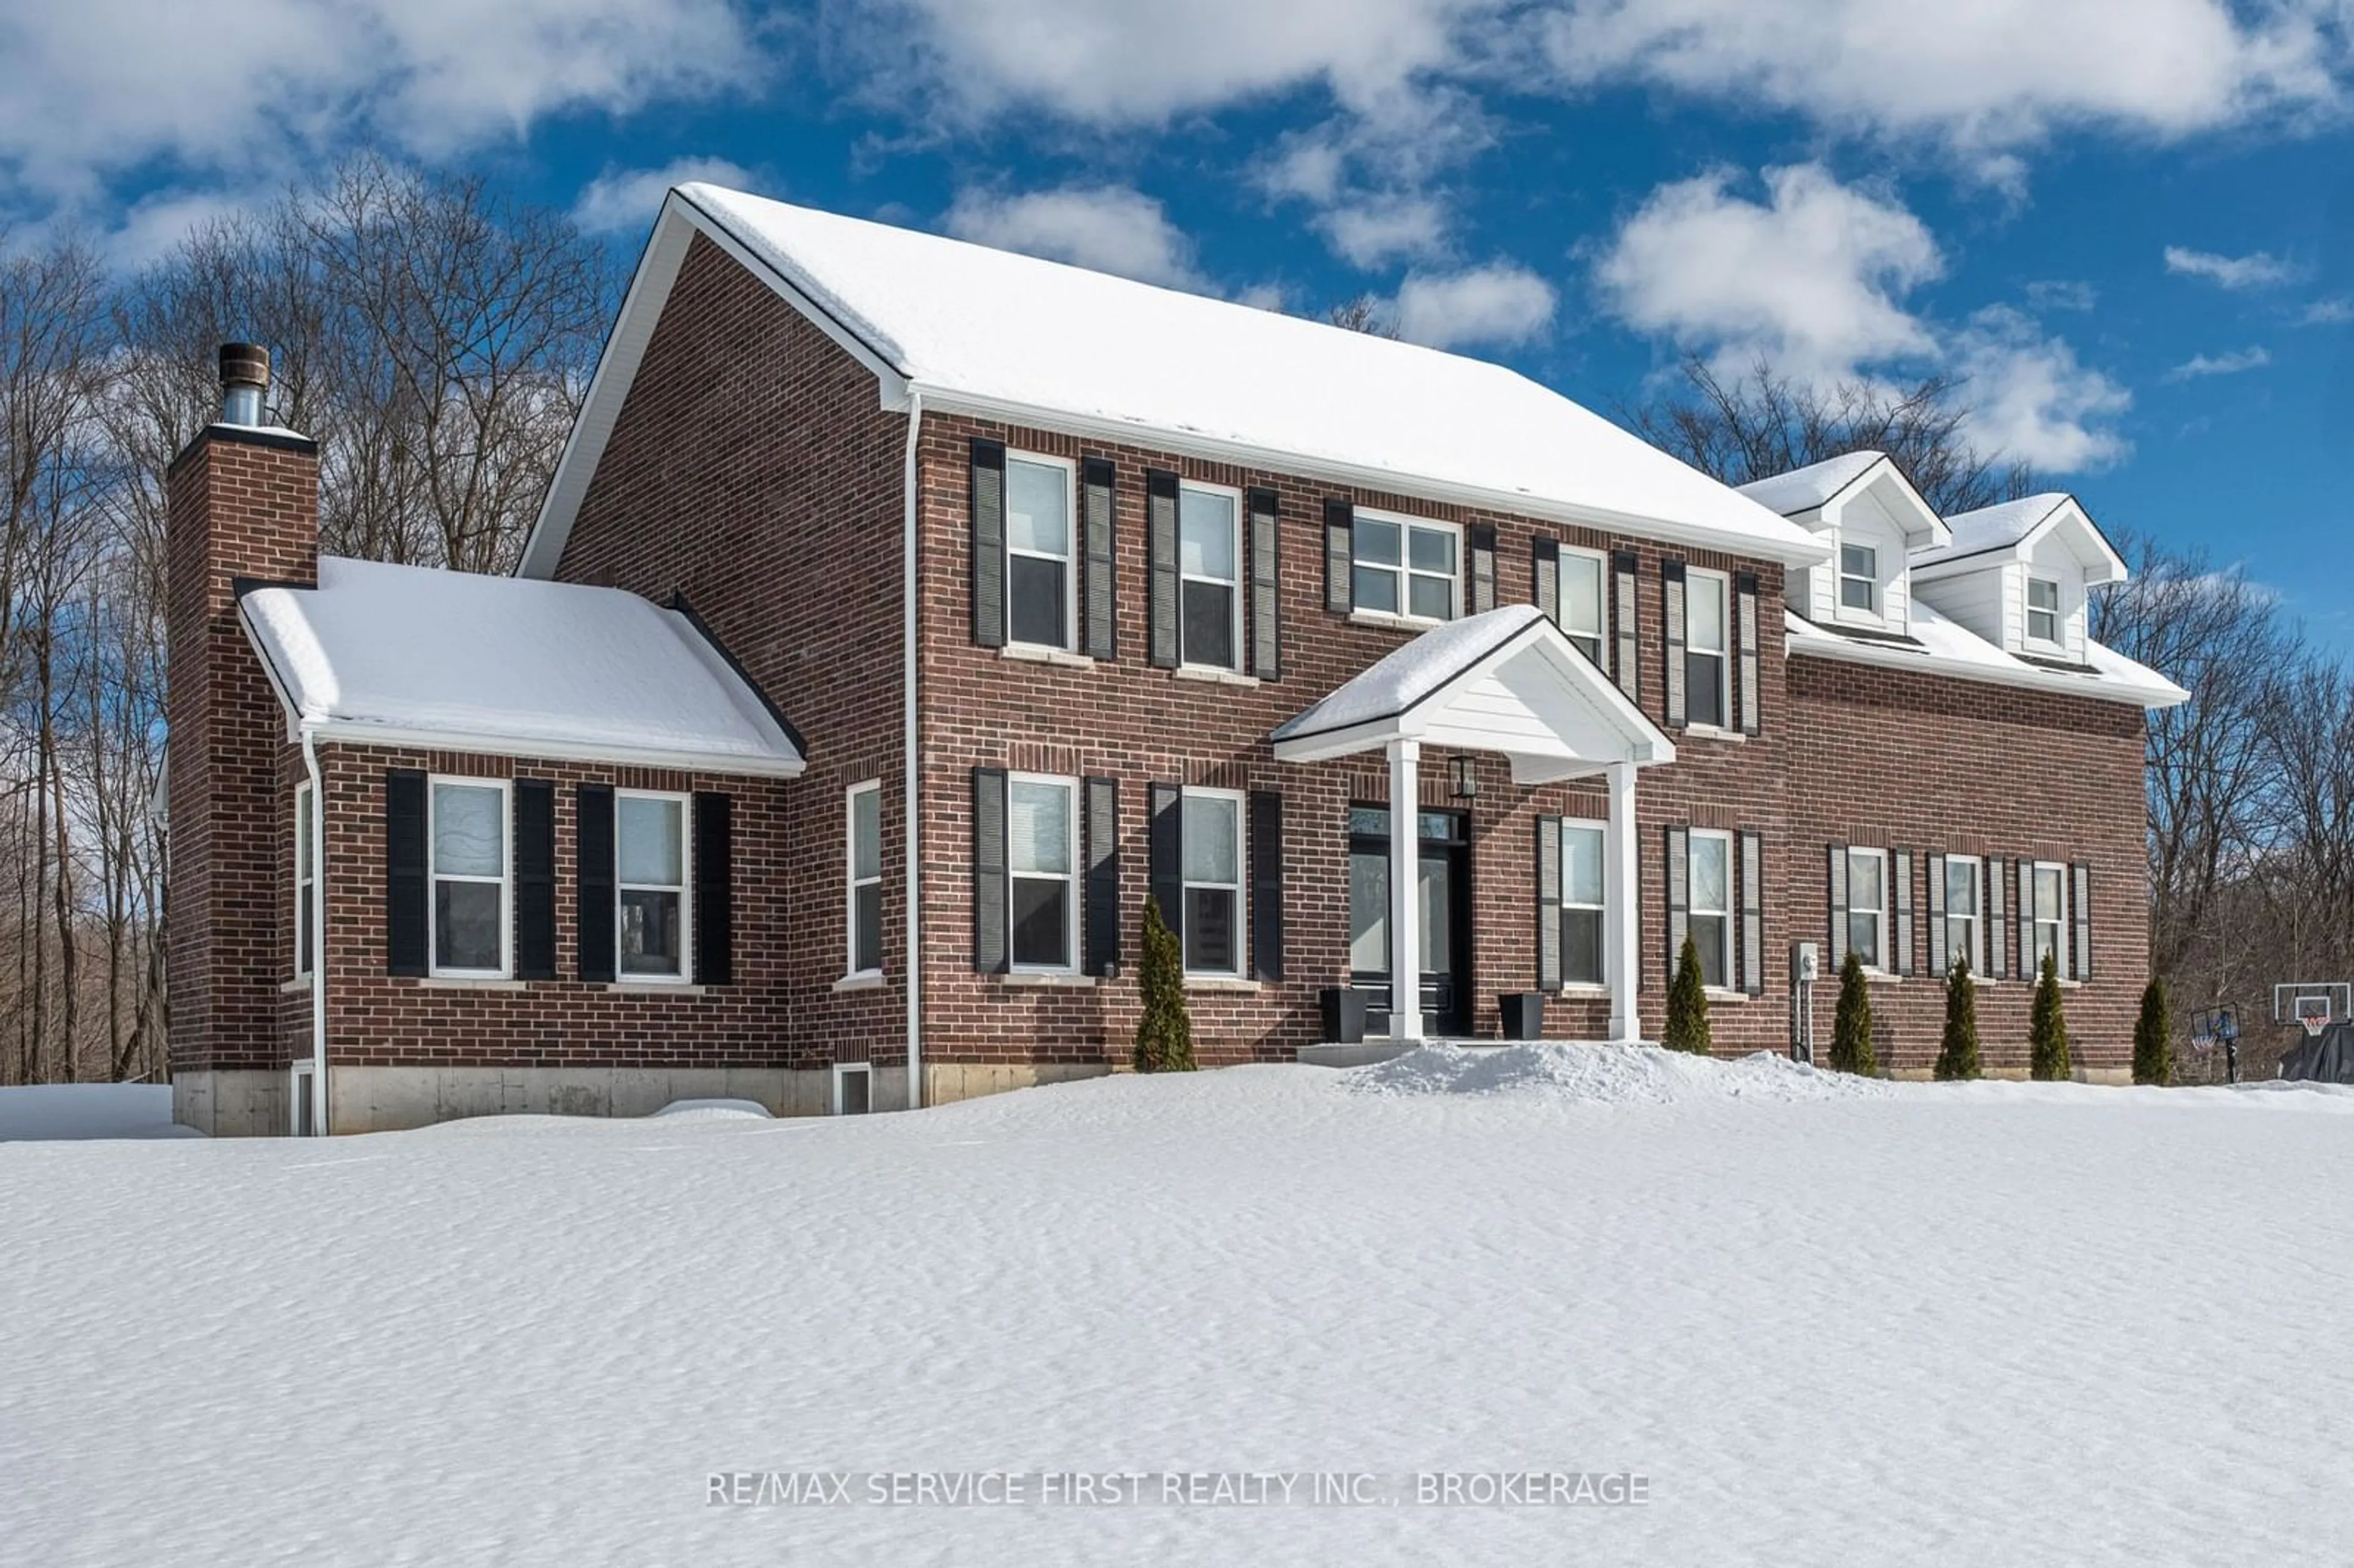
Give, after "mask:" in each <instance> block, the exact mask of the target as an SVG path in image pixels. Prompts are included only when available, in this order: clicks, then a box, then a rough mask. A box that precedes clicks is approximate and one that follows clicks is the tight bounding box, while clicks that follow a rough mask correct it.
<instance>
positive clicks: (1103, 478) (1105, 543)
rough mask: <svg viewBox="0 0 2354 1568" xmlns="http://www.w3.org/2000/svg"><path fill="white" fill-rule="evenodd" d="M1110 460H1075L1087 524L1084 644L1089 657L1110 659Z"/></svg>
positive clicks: (1114, 618)
mask: <svg viewBox="0 0 2354 1568" xmlns="http://www.w3.org/2000/svg"><path fill="white" fill-rule="evenodd" d="M1112 474H1113V470H1112V463H1111V459H1109V458H1099V457H1091V458H1089V459H1087V461H1085V462H1082V463H1081V464H1079V490H1080V496H1081V501H1080V505H1081V509H1082V515H1083V517H1084V519H1085V523H1086V527H1087V567H1086V573H1085V578H1084V583H1083V588H1084V590H1085V593H1086V602H1087V610H1086V614H1085V617H1084V624H1085V629H1086V638H1087V641H1086V644H1085V646H1084V647H1083V649H1082V650H1081V652H1085V653H1086V654H1087V656H1088V657H1089V658H1091V659H1110V658H1114V657H1117V656H1118V654H1119V609H1118V606H1119V576H1118V573H1117V571H1116V569H1115V568H1116V562H1115V560H1114V558H1113V547H1112V536H1113V532H1114V521H1113V519H1114V515H1115V514H1114V511H1113V506H1112Z"/></svg>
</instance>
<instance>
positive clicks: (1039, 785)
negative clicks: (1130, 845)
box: [1005, 773, 1079, 972]
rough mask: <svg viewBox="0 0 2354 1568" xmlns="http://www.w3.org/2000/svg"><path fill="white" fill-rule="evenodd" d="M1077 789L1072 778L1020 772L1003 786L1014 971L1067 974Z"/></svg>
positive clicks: (1074, 903)
mask: <svg viewBox="0 0 2354 1568" xmlns="http://www.w3.org/2000/svg"><path fill="white" fill-rule="evenodd" d="M1075 790H1076V786H1075V784H1074V783H1073V781H1072V780H1070V779H1044V778H1039V777H1036V776H1034V775H1032V774H1026V773H1017V774H1014V775H1013V777H1012V778H1010V779H1007V780H1006V785H1005V830H1006V832H1005V870H1006V887H1007V896H1008V899H1009V901H1010V903H1011V905H1012V910H1011V915H1012V918H1011V919H1009V920H1008V921H1007V923H1006V924H1007V926H1008V927H1009V930H1010V933H1011V938H1012V948H1011V954H1010V956H1011V959H1012V961H1013V968H1014V969H1028V970H1048V971H1056V972H1066V971H1068V970H1069V969H1071V968H1072V957H1071V955H1072V952H1073V949H1074V947H1075V945H1076V944H1075V940H1074V938H1073V935H1072V932H1073V927H1074V925H1075V923H1076V920H1077V918H1078V908H1079V900H1078V896H1077V894H1076V890H1075V889H1074V887H1073V886H1072V881H1073V875H1074V871H1073V868H1074V867H1075V866H1076V863H1077V861H1078V850H1077V846H1076V843H1075V842H1074V837H1073V836H1074V834H1075V833H1076V832H1077V827H1078V813H1077V812H1076V810H1073V809H1072V796H1073V794H1074V792H1075Z"/></svg>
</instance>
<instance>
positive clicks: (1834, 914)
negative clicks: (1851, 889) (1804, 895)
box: [1828, 844, 1847, 974]
mask: <svg viewBox="0 0 2354 1568" xmlns="http://www.w3.org/2000/svg"><path fill="white" fill-rule="evenodd" d="M1830 894H1831V896H1830V907H1831V928H1830V946H1829V949H1828V950H1829V954H1830V963H1829V972H1830V973H1832V974H1837V973H1839V971H1840V965H1842V964H1844V963H1846V962H1847V845H1845V844H1833V845H1831V846H1830Z"/></svg>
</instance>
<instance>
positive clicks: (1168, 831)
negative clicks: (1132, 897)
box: [1146, 784, 1185, 939]
mask: <svg viewBox="0 0 2354 1568" xmlns="http://www.w3.org/2000/svg"><path fill="white" fill-rule="evenodd" d="M1151 800H1152V816H1151V820H1150V823H1149V824H1148V832H1149V835H1150V840H1151V859H1152V863H1151V865H1150V867H1149V868H1148V869H1147V872H1146V874H1147V876H1148V877H1149V878H1150V881H1151V886H1152V902H1153V903H1155V904H1157V905H1159V906H1161V920H1162V922H1163V923H1165V924H1166V925H1167V926H1168V927H1169V928H1170V929H1171V930H1172V931H1175V932H1178V933H1179V934H1180V938H1181V939H1182V933H1183V932H1184V929H1185V840H1184V834H1185V804H1184V802H1185V791H1184V790H1183V789H1181V788H1180V787H1178V786H1177V785H1174V784H1155V785H1154V786H1152V797H1151Z"/></svg>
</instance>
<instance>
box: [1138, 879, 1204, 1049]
mask: <svg viewBox="0 0 2354 1568" xmlns="http://www.w3.org/2000/svg"><path fill="white" fill-rule="evenodd" d="M1137 988H1138V990H1139V991H1141V992H1142V994H1143V1002H1144V1011H1143V1013H1142V1014H1141V1015H1140V1017H1139V1018H1138V1019H1137V1021H1136V1070H1137V1071H1138V1072H1140V1073H1190V1072H1192V1071H1193V1015H1192V1014H1191V1013H1188V1012H1186V1011H1185V951H1184V949H1183V948H1181V947H1179V946H1178V945H1177V933H1176V932H1174V931H1172V930H1171V929H1170V928H1169V922H1167V921H1166V920H1163V919H1162V918H1161V906H1160V904H1159V902H1158V901H1156V900H1154V899H1150V898H1148V899H1146V900H1145V901H1144V957H1143V960H1142V962H1141V963H1140V965H1139V967H1138V974H1137Z"/></svg>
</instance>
